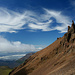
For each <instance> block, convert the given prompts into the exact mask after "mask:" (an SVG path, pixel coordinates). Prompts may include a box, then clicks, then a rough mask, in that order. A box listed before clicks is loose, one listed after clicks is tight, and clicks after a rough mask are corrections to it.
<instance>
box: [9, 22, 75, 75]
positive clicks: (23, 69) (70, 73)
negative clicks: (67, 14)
mask: <svg viewBox="0 0 75 75" xmlns="http://www.w3.org/2000/svg"><path fill="white" fill-rule="evenodd" d="M74 66H75V24H74V21H72V25H71V27H70V26H68V32H67V33H66V34H64V36H63V37H61V38H58V39H57V40H56V41H55V42H53V43H52V44H51V45H49V46H48V47H46V48H44V49H43V50H41V51H38V52H36V53H35V54H33V55H32V56H31V57H29V58H28V59H27V60H26V61H25V62H24V63H23V64H21V65H20V66H18V67H16V68H15V69H13V70H12V72H10V75H21V74H22V75H75V67H74Z"/></svg>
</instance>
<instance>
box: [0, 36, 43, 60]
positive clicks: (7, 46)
mask: <svg viewBox="0 0 75 75" xmlns="http://www.w3.org/2000/svg"><path fill="white" fill-rule="evenodd" d="M43 48H44V47H43V46H40V45H38V46H36V45H30V44H24V43H21V42H20V41H9V40H7V39H5V38H4V37H2V36H0V59H6V60H7V59H11V60H13V59H18V58H21V57H22V56H24V55H25V54H26V53H27V52H36V51H39V50H41V49H43Z"/></svg>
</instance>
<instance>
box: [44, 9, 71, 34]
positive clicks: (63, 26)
mask: <svg viewBox="0 0 75 75" xmlns="http://www.w3.org/2000/svg"><path fill="white" fill-rule="evenodd" d="M44 10H45V11H46V13H47V14H48V16H49V15H50V17H53V18H54V19H55V20H56V22H57V23H60V25H56V26H53V28H52V29H53V30H59V31H60V32H61V33H62V32H66V31H67V26H68V25H70V24H71V23H70V18H69V17H67V16H65V15H62V12H60V11H53V10H48V9H45V8H44Z"/></svg>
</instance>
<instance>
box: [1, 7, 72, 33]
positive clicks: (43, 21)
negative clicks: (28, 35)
mask: <svg viewBox="0 0 75 75" xmlns="http://www.w3.org/2000/svg"><path fill="white" fill-rule="evenodd" d="M43 10H44V14H40V15H38V14H36V12H32V11H28V10H25V11H24V12H23V13H19V12H15V11H11V10H8V9H5V8H0V32H10V33H12V32H17V31H18V30H21V29H27V30H29V31H37V30H41V31H52V30H59V31H60V32H66V30H67V26H68V25H70V24H71V23H70V18H69V17H67V16H65V15H62V12H60V11H54V10H48V9H45V8H44V9H43ZM52 18H53V19H52ZM54 20H56V23H57V24H56V23H55V25H54V24H53V23H54ZM59 24H60V25H59Z"/></svg>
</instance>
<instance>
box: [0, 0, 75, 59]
mask: <svg viewBox="0 0 75 75" xmlns="http://www.w3.org/2000/svg"><path fill="white" fill-rule="evenodd" d="M74 12H75V0H66V1H65V0H0V59H1V60H5V59H6V60H15V59H16V60H17V59H18V58H21V57H22V56H24V55H26V53H29V52H37V51H39V50H41V49H43V48H45V47H47V46H48V45H50V44H51V43H53V42H54V41H55V40H56V39H57V38H58V37H62V36H63V35H64V33H66V32H67V27H68V25H69V26H71V23H72V20H75V17H74V16H75V15H74Z"/></svg>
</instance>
